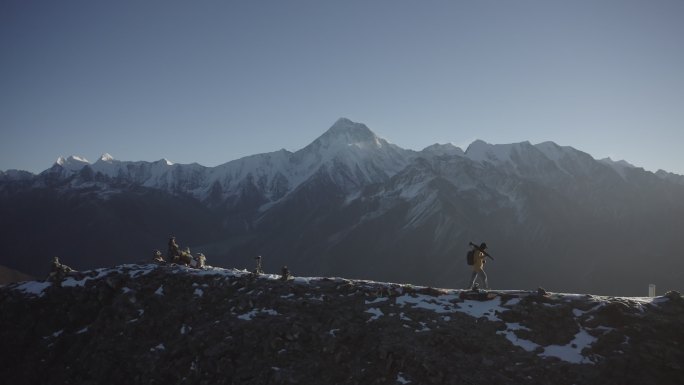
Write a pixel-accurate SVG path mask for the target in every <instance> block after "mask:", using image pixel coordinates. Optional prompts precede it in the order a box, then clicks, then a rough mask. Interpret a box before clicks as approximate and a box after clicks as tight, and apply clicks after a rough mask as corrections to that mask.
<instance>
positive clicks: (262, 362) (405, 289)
mask: <svg viewBox="0 0 684 385" xmlns="http://www.w3.org/2000/svg"><path fill="white" fill-rule="evenodd" d="M466 294H468V293H465V292H462V291H459V290H444V289H435V288H429V287H417V286H412V285H400V284H388V283H380V282H371V281H353V280H347V279H342V278H303V277H293V278H292V279H289V280H282V279H281V277H280V276H277V275H268V274H264V275H259V276H255V275H254V274H252V273H249V272H246V271H241V270H234V269H220V268H212V267H208V268H205V269H203V270H195V269H190V268H186V267H180V266H175V265H170V266H169V265H155V264H149V265H145V264H143V265H121V266H118V267H115V268H107V269H98V270H93V271H87V272H72V273H70V275H68V276H67V277H66V278H65V279H64V280H63V281H61V282H56V283H51V282H38V281H32V282H24V283H16V284H11V285H8V286H4V287H0V341H2V349H1V350H0V360H1V361H2V362H3V365H0V378H2V379H3V381H4V382H5V383H11V384H47V383H49V384H110V383H111V384H124V383H125V384H408V383H411V384H487V385H492V384H523V383H524V384H549V383H553V384H659V385H663V384H681V383H684V368H683V367H682V362H684V349H682V343H683V342H684V329H682V327H681V325H682V324H684V299H682V296H681V295H680V294H679V293H676V292H671V293H669V294H668V295H666V296H663V297H657V298H614V297H596V296H588V295H569V294H554V293H547V294H546V295H540V293H538V292H537V291H534V292H527V291H503V292H498V295H497V296H496V297H495V298H493V299H490V300H486V301H478V300H476V299H470V297H469V296H466Z"/></svg>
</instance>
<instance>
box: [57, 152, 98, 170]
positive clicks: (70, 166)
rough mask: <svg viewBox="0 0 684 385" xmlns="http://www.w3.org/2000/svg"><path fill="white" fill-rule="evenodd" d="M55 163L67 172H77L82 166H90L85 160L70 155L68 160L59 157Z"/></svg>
mask: <svg viewBox="0 0 684 385" xmlns="http://www.w3.org/2000/svg"><path fill="white" fill-rule="evenodd" d="M55 163H56V164H58V165H60V166H62V168H64V169H65V170H67V171H79V170H80V169H82V168H83V167H84V166H86V165H89V164H90V162H88V160H87V159H86V158H83V157H80V156H75V155H72V156H70V157H68V158H65V157H63V156H60V157H59V158H57V161H55Z"/></svg>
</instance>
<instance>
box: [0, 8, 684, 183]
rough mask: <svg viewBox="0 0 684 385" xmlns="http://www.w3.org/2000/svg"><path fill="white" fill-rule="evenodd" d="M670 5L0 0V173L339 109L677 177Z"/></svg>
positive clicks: (289, 135) (229, 147) (675, 43)
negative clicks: (548, 144) (550, 147)
mask: <svg viewBox="0 0 684 385" xmlns="http://www.w3.org/2000/svg"><path fill="white" fill-rule="evenodd" d="M682 20H684V2H681V1H622V0H621V1H601V2H594V1H573V2H569V1H564V2H561V1H515V2H510V1H478V2H470V1H468V2H466V1H463V2H447V1H430V2H408V1H398V2H397V1H372V2H367V1H344V2H319V1H287V2H282V1H256V2H218V1H202V2H185V1H143V2H141V1H115V2H92V1H31V2H26V1H15V0H9V1H3V2H2V3H1V4H0V52H1V53H2V54H1V55H2V60H0V138H1V140H0V170H8V169H23V170H28V171H31V172H34V173H35V172H40V171H42V170H44V169H46V168H48V167H49V166H50V165H51V164H52V163H53V162H54V161H55V159H56V158H57V157H58V156H68V155H80V156H83V157H86V158H87V159H88V160H90V161H91V162H93V161H95V160H97V158H98V157H99V156H100V155H101V154H102V153H105V152H107V153H110V154H112V155H113V156H114V157H115V158H117V159H121V160H133V161H135V160H147V161H154V160H158V159H161V158H167V159H169V160H171V161H173V162H177V163H192V162H197V163H200V164H202V165H205V166H215V165H218V164H222V163H224V162H227V161H229V160H233V159H236V158H240V157H242V156H246V155H251V154H255V153H261V152H268V151H275V150H278V149H280V148H285V149H288V150H291V151H293V150H297V149H299V148H302V147H304V146H305V145H306V144H308V143H309V142H310V141H311V140H313V139H314V138H316V137H317V136H318V135H320V134H321V133H322V132H324V131H325V130H326V129H327V128H328V127H329V126H330V125H332V124H333V123H334V122H335V121H336V120H337V118H339V117H342V116H344V117H348V118H350V119H352V120H354V121H357V122H363V123H365V124H367V125H368V126H369V127H370V128H371V129H372V130H373V131H374V132H376V133H377V134H378V135H379V136H382V137H384V138H387V139H388V140H389V141H391V142H393V143H396V144H398V145H399V146H402V147H403V148H410V149H416V150H420V149H422V148H424V147H426V146H428V145H430V144H433V143H437V142H439V143H446V142H452V143H454V144H455V145H457V146H460V147H462V148H463V149H465V148H466V147H467V146H468V144H470V143H471V142H472V141H473V140H475V139H482V140H485V141H487V142H489V143H512V142H520V141H525V140H529V141H530V142H532V143H539V142H543V141H548V140H550V141H554V142H556V143H558V144H561V145H567V146H573V147H575V148H577V149H579V150H582V151H585V152H588V153H589V154H591V155H592V156H594V157H595V158H603V157H607V156H610V157H612V158H613V159H614V160H619V159H625V160H627V161H629V162H630V163H633V164H635V165H636V166H640V167H644V168H645V169H646V170H649V171H656V170H657V169H664V170H666V171H670V172H675V173H678V174H684V155H682V154H684V152H683V151H682V149H681V148H680V147H681V144H682V143H684V127H683V122H684V70H683V69H684V23H682Z"/></svg>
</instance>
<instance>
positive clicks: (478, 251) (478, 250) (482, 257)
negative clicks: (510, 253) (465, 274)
mask: <svg viewBox="0 0 684 385" xmlns="http://www.w3.org/2000/svg"><path fill="white" fill-rule="evenodd" d="M470 246H472V250H470V251H468V254H467V262H468V264H469V265H472V266H473V274H472V276H471V277H470V286H469V290H475V288H476V287H477V286H476V283H475V282H476V281H477V277H478V276H479V277H480V279H481V280H482V283H483V284H484V287H485V290H489V282H488V281H487V273H485V271H484V265H485V263H486V262H487V261H486V257H489V258H491V259H492V261H493V260H494V258H493V257H492V256H491V255H489V253H487V252H486V251H485V250H486V249H487V244H486V243H484V242H482V243H481V244H480V246H478V245H476V244H474V243H472V242H470Z"/></svg>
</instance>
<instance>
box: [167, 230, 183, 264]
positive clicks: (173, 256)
mask: <svg viewBox="0 0 684 385" xmlns="http://www.w3.org/2000/svg"><path fill="white" fill-rule="evenodd" d="M179 255H180V246H178V244H177V243H176V237H174V236H173V235H172V236H171V238H169V250H168V251H167V253H166V256H167V258H168V260H169V262H175V260H177V259H178V256H179Z"/></svg>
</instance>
